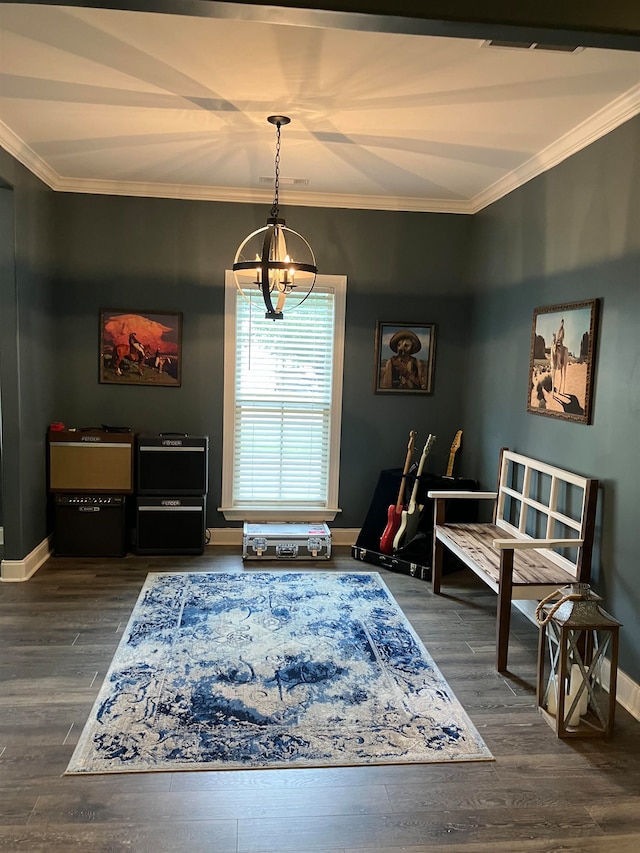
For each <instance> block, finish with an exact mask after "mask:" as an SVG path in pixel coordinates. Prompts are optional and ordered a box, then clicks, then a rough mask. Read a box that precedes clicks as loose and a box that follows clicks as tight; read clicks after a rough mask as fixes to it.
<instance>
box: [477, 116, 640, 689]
mask: <svg viewBox="0 0 640 853" xmlns="http://www.w3.org/2000/svg"><path fill="white" fill-rule="evenodd" d="M473 245H474V253H473V257H474V269H473V277H474V282H475V284H476V288H477V289H476V296H475V299H474V308H473V338H472V341H471V342H470V346H469V350H468V365H467V370H466V372H467V395H466V408H465V422H466V424H467V426H468V429H467V432H466V436H465V438H466V444H465V450H466V451H469V456H470V457H471V458H472V459H473V460H474V464H475V466H476V468H475V474H476V475H477V476H479V477H480V478H481V479H482V480H483V481H485V483H486V484H487V485H491V484H492V482H495V477H496V467H497V454H498V449H499V448H500V447H501V446H502V445H504V446H508V447H510V448H512V449H515V450H517V451H520V452H522V453H525V454H528V455H532V456H535V457H538V458H541V459H543V460H545V461H546V462H549V463H551V464H556V465H559V466H561V467H566V468H569V469H571V470H574V471H576V472H577V473H579V474H584V475H588V476H592V477H597V478H599V479H600V481H601V483H602V488H601V490H600V494H599V501H600V522H599V531H598V559H596V562H595V576H594V583H595V586H596V588H597V590H598V592H599V593H600V594H601V595H602V596H603V597H604V599H605V603H606V605H607V606H608V607H609V609H610V610H611V612H612V613H613V614H614V615H615V616H616V617H617V618H618V619H619V620H620V621H622V622H623V623H624V625H625V628H624V629H623V631H622V632H621V643H622V650H621V666H622V667H623V669H624V670H625V671H626V672H627V673H628V674H629V675H630V676H631V677H632V678H633V679H634V680H635V681H640V648H639V647H638V643H637V638H638V631H639V628H640V587H639V585H638V564H639V559H640V558H639V552H638V535H637V530H638V507H640V342H639V333H638V329H639V326H640V118H635V119H634V120H633V121H630V122H628V123H627V124H625V125H623V126H622V127H620V128H618V129H617V130H615V131H614V132H612V133H611V134H609V135H608V136H607V137H605V138H604V139H601V140H600V141H598V142H596V143H594V144H593V145H591V146H590V147H588V148H586V149H585V150H584V151H581V152H579V153H578V154H576V155H574V156H573V157H571V158H570V159H569V160H567V161H566V162H564V163H562V164H560V165H559V166H557V167H556V168H555V169H553V170H551V171H550V172H547V173H546V174H545V175H542V176H540V177H539V178H536V179H535V180H533V181H531V182H530V183H529V184H527V185H526V186H524V187H522V188H521V189H519V190H518V191H516V192H514V193H512V194H511V195H510V196H508V197H507V198H505V199H503V200H502V201H500V202H498V203H496V204H493V205H492V206H491V207H490V208H489V209H487V210H486V211H485V212H482V213H480V214H478V215H476V216H475V217H474V233H473ZM595 297H597V298H600V299H601V300H602V311H601V322H600V330H599V332H600V334H599V343H598V353H597V360H596V371H595V389H594V409H593V424H592V425H590V426H587V425H583V424H575V423H572V422H569V421H563V420H557V419H552V418H547V417H541V416H538V415H533V414H528V413H527V412H526V409H525V406H526V400H527V393H528V367H529V346H530V335H531V323H532V314H533V309H534V308H536V307H541V306H545V305H554V304H558V303H562V302H574V301H580V300H584V299H592V298H595Z"/></svg>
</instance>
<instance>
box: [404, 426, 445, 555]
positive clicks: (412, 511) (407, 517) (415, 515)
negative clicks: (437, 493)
mask: <svg viewBox="0 0 640 853" xmlns="http://www.w3.org/2000/svg"><path fill="white" fill-rule="evenodd" d="M435 440H436V437H435V435H431V434H429V437H428V438H427V440H426V442H425V445H424V448H423V450H422V456H421V457H420V464H419V465H418V473H417V474H416V479H415V482H414V484H413V491H412V492H411V498H410V500H409V506H408V507H407V508H406V509H403V510H402V519H401V521H400V527H399V528H398V531H397V533H396V535H395V537H394V539H393V550H394V551H397V550H398V549H399V548H401V547H402V546H403V545H405V544H407V543H409V542H411V540H412V539H413V537H414V536H415V535H416V533H417V532H418V524H419V522H420V516H421V515H422V511H423V510H424V504H423V505H421V506H419V505H418V488H419V486H420V478H421V477H422V469H423V468H424V463H425V460H426V458H427V456H428V455H429V451H430V450H431V448H432V447H433V444H434V442H435Z"/></svg>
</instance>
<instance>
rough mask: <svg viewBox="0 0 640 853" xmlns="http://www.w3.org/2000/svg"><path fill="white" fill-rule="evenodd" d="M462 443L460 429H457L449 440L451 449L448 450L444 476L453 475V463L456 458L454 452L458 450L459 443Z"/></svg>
mask: <svg viewBox="0 0 640 853" xmlns="http://www.w3.org/2000/svg"><path fill="white" fill-rule="evenodd" d="M461 444H462V430H461V429H459V430H458V432H457V433H456V434H455V436H454V438H453V441H452V442H451V449H450V450H449V462H448V463H447V473H446V474H445V475H444V476H445V477H452V476H453V463H454V462H455V459H456V453H457V452H458V450H460V445H461Z"/></svg>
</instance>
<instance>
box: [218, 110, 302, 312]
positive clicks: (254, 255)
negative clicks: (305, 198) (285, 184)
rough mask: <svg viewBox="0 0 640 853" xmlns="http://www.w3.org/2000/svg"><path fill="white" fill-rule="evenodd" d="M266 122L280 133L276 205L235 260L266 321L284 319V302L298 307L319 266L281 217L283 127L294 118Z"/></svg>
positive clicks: (240, 281)
mask: <svg viewBox="0 0 640 853" xmlns="http://www.w3.org/2000/svg"><path fill="white" fill-rule="evenodd" d="M267 121H268V122H270V123H271V124H274V125H275V126H276V133H277V135H276V157H275V195H274V199H273V205H272V207H271V211H270V215H269V217H268V219H267V224H266V225H265V226H264V227H263V228H259V229H258V230H257V231H254V232H253V233H252V234H249V236H248V237H246V238H245V239H244V240H243V241H242V243H241V244H240V247H239V248H238V251H237V252H236V256H235V259H234V262H233V274H234V276H235V280H236V285H237V286H238V290H239V291H240V293H241V294H242V295H243V296H244V297H245V299H250V298H251V294H252V293H255V291H256V290H258V291H260V292H261V293H262V298H263V299H264V304H265V308H266V309H267V310H266V313H265V315H264V316H265V317H266V319H267V320H282V318H283V309H284V307H285V303H286V305H287V309H290V308H295V307H296V306H297V305H300V304H302V302H304V300H305V299H306V298H307V296H308V295H309V294H310V293H311V291H312V290H313V286H314V284H315V282H316V275H317V273H318V267H317V266H316V259H315V255H314V254H313V250H312V248H311V246H310V245H309V244H308V243H307V241H306V240H305V238H304V237H303V236H302V235H301V234H298V232H297V231H294V230H293V229H291V228H287V226H286V224H285V221H284V219H282V218H281V217H280V207H279V192H280V128H281V127H282V126H283V125H286V124H289V122H290V121H291V119H290V118H287V116H268V118H267ZM274 300H275V303H276V304H275V308H274V305H273V301H274Z"/></svg>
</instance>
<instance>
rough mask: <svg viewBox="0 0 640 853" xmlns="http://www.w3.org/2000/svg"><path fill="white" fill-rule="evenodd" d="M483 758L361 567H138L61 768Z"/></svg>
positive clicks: (387, 600)
mask: <svg viewBox="0 0 640 853" xmlns="http://www.w3.org/2000/svg"><path fill="white" fill-rule="evenodd" d="M491 759H492V755H491V753H490V752H489V750H488V749H487V747H486V745H485V744H484V742H483V740H482V738H481V737H480V736H479V734H478V732H477V731H476V729H475V728H474V726H473V724H472V723H471V721H470V720H469V718H468V716H467V714H466V713H465V711H464V709H463V708H462V706H461V705H460V703H459V702H458V700H457V699H456V698H455V696H454V695H453V693H452V692H451V690H450V689H449V687H448V685H447V683H446V681H445V680H444V678H443V677H442V675H441V673H440V672H439V670H438V669H437V667H436V665H435V664H434V662H433V660H432V658H431V657H430V655H429V654H428V652H427V650H426V649H425V647H424V646H423V645H422V643H421V641H420V640H419V638H418V637H417V635H416V634H415V632H414V630H413V628H412V627H411V626H410V625H409V623H408V622H407V620H406V618H405V616H404V615H403V613H402V611H401V610H400V608H399V607H398V604H397V603H396V601H395V600H394V598H393V597H392V595H391V593H390V592H389V591H388V589H387V588H386V586H385V584H384V582H383V581H382V579H381V578H380V576H379V575H378V574H377V573H353V572H328V571H327V572H322V571H320V572H316V571H314V572H286V573H282V572H261V571H257V572H243V573H242V574H240V573H217V572H211V573H154V574H150V575H148V576H147V580H146V582H145V585H144V587H143V589H142V591H141V593H140V597H139V599H138V602H137V604H136V606H135V608H134V610H133V613H132V615H131V619H130V620H129V624H128V626H127V628H126V630H125V633H124V636H123V638H122V641H121V643H120V645H119V647H118V649H117V651H116V654H115V657H114V659H113V662H112V664H111V667H110V669H109V671H108V673H107V676H106V678H105V681H104V684H103V685H102V688H101V690H100V693H99V695H98V698H97V699H96V702H95V705H94V707H93V710H92V712H91V715H90V717H89V720H88V722H87V724H86V726H85V728H84V731H83V733H82V735H81V737H80V740H79V742H78V745H77V747H76V749H75V752H74V754H73V756H72V758H71V762H70V764H69V766H68V768H67V771H66V772H67V773H118V772H120V773H122V772H135V771H150V770H153V771H160V770H165V771H166V770H168V771H176V770H223V769H238V768H274V767H280V768H282V767H312V766H315V767H324V766H346V765H358V764H398V763H409V762H432V761H477V760H491Z"/></svg>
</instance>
